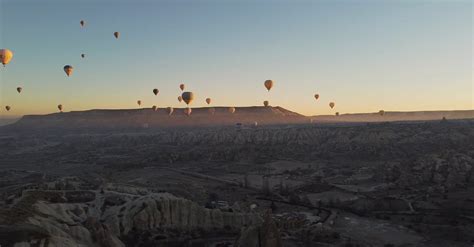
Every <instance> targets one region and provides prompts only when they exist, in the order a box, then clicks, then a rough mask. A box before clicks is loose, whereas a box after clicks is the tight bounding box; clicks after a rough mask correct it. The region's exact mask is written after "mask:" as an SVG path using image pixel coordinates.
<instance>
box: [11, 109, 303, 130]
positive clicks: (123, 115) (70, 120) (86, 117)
mask: <svg viewBox="0 0 474 247" xmlns="http://www.w3.org/2000/svg"><path fill="white" fill-rule="evenodd" d="M211 108H214V109H215V112H214V114H212V113H211V112H210V109H211ZM184 109H185V108H175V109H174V112H173V114H172V115H171V116H169V115H168V113H167V111H166V109H165V108H161V109H158V110H157V111H153V110H152V109H150V108H146V109H127V110H88V111H72V112H63V113H53V114H48V115H27V116H24V117H22V118H21V119H20V120H19V121H18V122H16V123H14V124H12V125H9V126H6V127H8V128H20V129H23V128H28V129H32V128H33V129H41V128H62V129H74V128H135V127H136V128H153V127H180V126H213V125H235V124H237V123H241V124H244V125H250V124H251V125H254V124H255V122H257V123H258V124H284V123H303V122H308V119H307V117H305V116H303V115H301V114H298V113H295V112H292V111H289V110H286V109H284V108H281V107H278V106H277V107H263V106H261V107H260V106H258V107H257V106H253V107H236V108H235V109H236V111H235V113H230V112H229V107H204V108H192V114H191V115H190V116H187V115H186V114H185V113H184Z"/></svg>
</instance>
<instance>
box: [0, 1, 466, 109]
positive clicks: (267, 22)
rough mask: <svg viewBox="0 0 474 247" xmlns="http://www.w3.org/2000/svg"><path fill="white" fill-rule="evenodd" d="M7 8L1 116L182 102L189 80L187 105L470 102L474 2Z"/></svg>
mask: <svg viewBox="0 0 474 247" xmlns="http://www.w3.org/2000/svg"><path fill="white" fill-rule="evenodd" d="M0 15H1V19H0V29H1V30H0V48H8V49H10V50H12V51H13V52H14V57H13V60H12V62H11V63H10V64H8V65H7V66H6V67H5V68H1V69H0V82H1V83H0V97H1V98H0V105H1V109H0V117H12V116H21V115H28V114H45V113H52V112H56V111H57V108H56V106H57V105H58V104H63V105H64V111H79V110H88V109H124V108H125V109H133V108H137V107H138V105H137V104H136V101H137V100H139V99H140V100H142V102H143V103H142V107H151V106H152V105H157V106H158V107H167V106H172V107H185V104H184V103H179V102H178V101H177V96H178V95H180V93H181V90H180V89H179V88H178V85H179V84H180V83H185V84H186V87H187V88H186V90H185V91H187V90H189V91H193V92H194V93H195V94H196V95H197V98H196V99H195V101H194V103H193V104H192V105H191V107H205V106H207V104H206V103H205V98H207V97H210V98H212V100H213V102H212V104H211V106H237V107H239V106H261V105H263V101H264V100H269V101H270V105H272V106H281V107H283V108H286V109H288V110H291V111H295V112H298V113H300V114H303V115H306V116H310V115H327V114H334V112H336V111H337V112H341V113H356V112H377V111H378V110H380V109H384V110H385V111H425V110H469V109H473V105H474V98H473V95H474V88H473V80H472V55H473V53H472V51H473V49H472V37H473V36H472V35H473V32H472V19H471V18H472V3H471V1H456V2H451V3H448V2H442V1H439V2H438V1H421V0H420V1H413V2H410V3H408V2H405V1H397V2H394V1H392V2H389V1H381V2H373V1H359V2H357V3H355V2H352V1H333V2H329V1H296V2H295V1H278V2H271V1H256V2H247V1H232V0H229V1H225V2H216V1H207V0H203V1H187V0H183V1H174V2H173V1H158V2H152V1H133V2H131V1H119V2H118V3H117V2H112V1H106V0H105V1H94V2H93V1H83V2H81V3H78V2H77V1H57V0H45V1H31V0H15V1H12V0H0ZM130 15H132V16H133V18H126V16H130ZM82 19H84V20H85V21H86V26H85V28H82V29H81V27H80V25H79V21H80V20H82ZM114 31H120V32H121V36H120V39H118V40H116V39H115V38H114V37H113V32H114ZM81 53H85V54H86V57H85V58H84V59H82V58H81V57H80V54H81ZM66 64H71V65H72V66H74V73H73V75H72V76H71V77H69V78H68V77H66V75H65V73H64V72H63V71H62V67H63V66H64V65H66ZM267 79H272V80H274V81H275V86H274V88H273V89H272V90H271V91H270V92H267V90H266V89H265V88H264V86H263V83H264V81H265V80H267ZM17 86H22V87H23V91H22V93H21V94H18V93H17V92H16V87H17ZM153 88H158V89H159V90H160V93H159V94H158V96H155V95H154V94H153V93H152V89H153ZM315 93H319V94H320V95H321V98H320V99H319V100H318V101H316V100H315V99H314V97H313V95H314V94H315ZM330 101H335V102H336V107H335V109H330V108H329V106H328V103H329V102H330ZM5 105H10V106H11V107H12V110H11V111H9V112H7V111H5V109H4V107H5Z"/></svg>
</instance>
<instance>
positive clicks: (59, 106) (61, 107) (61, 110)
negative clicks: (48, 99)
mask: <svg viewBox="0 0 474 247" xmlns="http://www.w3.org/2000/svg"><path fill="white" fill-rule="evenodd" d="M58 109H59V111H60V112H63V105H61V104H59V105H58Z"/></svg>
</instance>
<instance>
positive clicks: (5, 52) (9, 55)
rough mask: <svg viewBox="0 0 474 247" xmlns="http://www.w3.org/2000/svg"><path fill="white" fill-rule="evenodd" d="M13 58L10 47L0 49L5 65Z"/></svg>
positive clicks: (0, 59)
mask: <svg viewBox="0 0 474 247" xmlns="http://www.w3.org/2000/svg"><path fill="white" fill-rule="evenodd" d="M12 58H13V52H12V51H10V50H8V49H0V61H1V62H2V64H3V67H5V65H7V64H8V63H9V62H10V61H11V60H12Z"/></svg>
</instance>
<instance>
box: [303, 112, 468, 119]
mask: <svg viewBox="0 0 474 247" xmlns="http://www.w3.org/2000/svg"><path fill="white" fill-rule="evenodd" d="M443 117H444V118H446V119H447V120H449V119H473V118H474V110H462V111H414V112H396V111H389V112H385V114H384V115H383V116H380V115H379V113H378V112H377V113H353V114H341V115H339V116H334V115H320V116H312V117H310V118H311V119H312V120H313V122H391V121H428V120H441V119H443Z"/></svg>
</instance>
